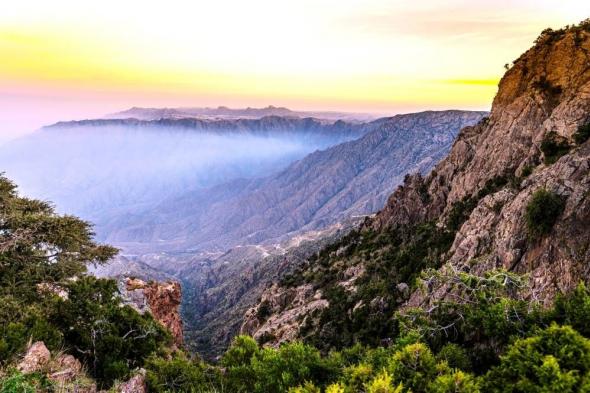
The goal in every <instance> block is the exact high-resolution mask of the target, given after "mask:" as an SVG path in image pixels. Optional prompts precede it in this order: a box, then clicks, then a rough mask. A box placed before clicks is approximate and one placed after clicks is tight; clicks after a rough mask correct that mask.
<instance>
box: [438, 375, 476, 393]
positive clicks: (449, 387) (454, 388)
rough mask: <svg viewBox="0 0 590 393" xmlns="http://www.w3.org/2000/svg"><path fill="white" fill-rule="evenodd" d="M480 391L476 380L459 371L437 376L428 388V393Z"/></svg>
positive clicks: (474, 392)
mask: <svg viewBox="0 0 590 393" xmlns="http://www.w3.org/2000/svg"><path fill="white" fill-rule="evenodd" d="M480 391H481V390H480V384H479V381H478V379H477V378H475V377H473V376H472V375H470V374H467V373H464V372H463V371H460V370H456V371H453V372H452V373H450V374H443V375H440V376H438V377H437V378H436V379H435V380H434V382H433V383H431V384H430V387H429V393H480Z"/></svg>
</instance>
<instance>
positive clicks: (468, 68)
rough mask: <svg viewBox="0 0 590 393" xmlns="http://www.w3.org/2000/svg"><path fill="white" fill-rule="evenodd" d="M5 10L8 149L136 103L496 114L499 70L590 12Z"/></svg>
mask: <svg viewBox="0 0 590 393" xmlns="http://www.w3.org/2000/svg"><path fill="white" fill-rule="evenodd" d="M83 3H84V2H74V1H66V0H56V1H52V2H44V1H31V0H21V1H19V2H18V3H16V4H4V5H2V6H0V58H1V61H0V141H1V138H2V135H9V134H18V133H22V132H25V131H30V130H32V129H35V128H38V127H40V126H42V125H44V124H48V123H51V122H54V121H58V120H68V119H75V118H91V117H98V116H102V115H105V114H107V113H112V112H115V111H119V110H123V109H127V108H128V107H131V106H150V107H176V106H210V107H215V106H219V105H225V106H233V107H246V106H267V105H275V106H286V107H289V108H291V109H295V110H341V111H350V112H369V113H379V114H395V113H401V112H410V111H417V110H425V109H448V108H456V109H489V106H490V104H491V100H492V98H493V96H494V94H495V92H496V89H497V87H496V86H497V82H498V80H499V79H500V77H501V76H502V74H503V72H504V68H503V65H504V64H505V63H510V62H511V61H512V60H514V59H515V58H517V57H518V56H519V55H520V54H521V53H522V52H523V51H524V50H526V49H527V48H528V47H530V46H531V45H532V41H533V40H534V38H535V37H536V36H537V35H538V34H539V33H540V31H541V30H543V29H544V28H545V27H553V28H559V27H561V26H563V25H565V24H573V23H577V22H579V21H580V20H582V19H585V18H586V17H587V16H590V4H588V2H587V1H577V0H576V1H567V0H566V1H563V2H561V3H560V4H559V5H555V3H554V2H553V1H549V0H541V1H532V0H530V1H529V0H518V1H493V2H492V1H473V0H472V1H466V0H452V1H447V2H444V4H442V3H441V2H437V1H435V0H425V1H422V2H415V1H406V0H390V1H386V0H364V1H361V0H350V1H343V0H340V1H335V0H314V1H312V0H300V1H286V0H285V1H276V0H275V1H270V0H253V1H249V2H243V1H230V0H218V1H216V2H209V1H182V0H171V1H168V2H166V3H159V4H157V3H150V2H139V1H125V2H120V1H119V2H116V1H114V0H108V1H103V2H96V3H95V4H94V3H93V4H83Z"/></svg>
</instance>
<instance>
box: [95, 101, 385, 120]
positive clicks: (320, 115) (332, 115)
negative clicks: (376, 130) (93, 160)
mask: <svg viewBox="0 0 590 393" xmlns="http://www.w3.org/2000/svg"><path fill="white" fill-rule="evenodd" d="M266 116H281V117H299V118H306V117H313V118H316V119H323V120H331V121H335V120H344V121H349V122H365V121H370V120H375V119H377V118H378V117H380V116H378V115H375V114H369V113H350V112H335V111H334V112H330V111H293V110H291V109H288V108H284V107H276V106H272V105H269V106H267V107H266V108H250V107H248V108H242V109H233V108H228V107H226V106H220V107H217V108H138V107H133V108H130V109H127V110H125V111H122V112H117V113H113V114H110V115H107V116H105V118H107V119H128V118H133V119H139V120H159V119H182V118H198V119H226V120H236V119H259V118H262V117H266Z"/></svg>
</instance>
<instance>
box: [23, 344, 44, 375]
mask: <svg viewBox="0 0 590 393" xmlns="http://www.w3.org/2000/svg"><path fill="white" fill-rule="evenodd" d="M50 358H51V354H50V353H49V350H48V349H47V347H46V346H45V344H44V343H43V342H42V341H37V342H35V343H34V344H33V345H31V346H30V347H29V349H27V353H26V354H25V356H24V357H23V360H21V362H20V363H19V364H18V365H17V366H16V368H17V369H18V370H19V371H20V372H22V373H24V374H28V373H34V372H37V371H40V370H41V369H42V368H43V367H44V366H45V365H47V363H48V362H49V359H50Z"/></svg>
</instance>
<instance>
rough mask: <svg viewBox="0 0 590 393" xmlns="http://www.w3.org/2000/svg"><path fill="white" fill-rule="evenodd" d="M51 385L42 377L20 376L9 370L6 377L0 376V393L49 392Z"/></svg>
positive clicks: (20, 374)
mask: <svg viewBox="0 0 590 393" xmlns="http://www.w3.org/2000/svg"><path fill="white" fill-rule="evenodd" d="M51 387H52V386H51V383H50V382H49V381H48V380H47V378H46V377H45V376H43V375H40V374H37V373H33V374H27V375H25V374H22V373H20V372H19V371H16V370H14V369H13V370H9V371H8V373H7V375H0V393H36V392H38V391H49V390H50V389H51Z"/></svg>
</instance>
